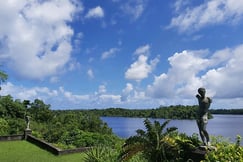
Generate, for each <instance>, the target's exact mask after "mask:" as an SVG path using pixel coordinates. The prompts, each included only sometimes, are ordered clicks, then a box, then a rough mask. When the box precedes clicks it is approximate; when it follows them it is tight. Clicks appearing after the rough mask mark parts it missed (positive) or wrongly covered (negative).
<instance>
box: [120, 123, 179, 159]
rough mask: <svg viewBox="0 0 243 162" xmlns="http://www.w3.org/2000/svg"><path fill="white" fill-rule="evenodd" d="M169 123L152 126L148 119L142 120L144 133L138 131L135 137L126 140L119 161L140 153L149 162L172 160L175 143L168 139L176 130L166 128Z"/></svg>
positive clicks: (175, 151) (174, 152) (174, 128)
mask: <svg viewBox="0 0 243 162" xmlns="http://www.w3.org/2000/svg"><path fill="white" fill-rule="evenodd" d="M169 121H170V120H166V121H165V122H164V123H162V124H160V123H159V122H158V121H154V124H152V123H151V122H150V121H149V120H148V119H146V120H144V125H145V128H146V131H144V130H141V129H138V130H137V135H135V136H132V137H130V138H128V139H127V140H126V142H125V145H124V146H123V151H122V153H121V155H120V160H121V161H124V160H128V159H130V158H131V157H133V156H134V155H136V154H138V153H140V152H142V153H143V155H144V157H145V158H146V159H147V160H148V161H149V162H161V161H167V160H170V159H174V158H175V154H176V153H177V150H176V149H174V148H175V143H174V142H175V141H174V140H172V138H170V134H172V133H173V132H174V131H176V130H177V128H176V127H169V128H166V126H167V124H168V123H169ZM165 128H166V129H165Z"/></svg>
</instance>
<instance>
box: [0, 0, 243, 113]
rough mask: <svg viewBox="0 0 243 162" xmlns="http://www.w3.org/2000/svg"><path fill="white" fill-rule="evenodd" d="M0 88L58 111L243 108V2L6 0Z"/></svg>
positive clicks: (1, 12) (1, 8)
mask: <svg viewBox="0 0 243 162" xmlns="http://www.w3.org/2000/svg"><path fill="white" fill-rule="evenodd" d="M0 24H1V26H0V70H2V71H4V72H5V73H7V74H8V76H9V78H8V80H7V81H6V82H4V83H1V87H2V90H1V91H0V95H1V96H4V95H11V96H12V97H13V98H14V99H20V100H30V101H34V100H35V99H41V100H43V101H44V102H45V103H47V104H50V105H51V109H93V108H98V109H100V108H109V107H121V108H130V109H143V108H158V107H160V106H169V105H178V104H180V105H195V104H198V103H197V100H196V97H195V95H196V94H197V89H198V88H199V87H205V88H206V91H207V93H206V95H207V96H209V97H211V98H212V99H213V103H212V105H211V108H213V109H218V108H224V109H227V108H243V68H242V64H243V30H242V29H243V0H152V1H151V0H8V1H0Z"/></svg>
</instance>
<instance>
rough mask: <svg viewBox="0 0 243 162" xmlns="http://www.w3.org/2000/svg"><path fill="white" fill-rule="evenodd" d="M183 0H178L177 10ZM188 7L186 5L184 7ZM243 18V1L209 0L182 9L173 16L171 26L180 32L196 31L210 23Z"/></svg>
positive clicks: (228, 22)
mask: <svg viewBox="0 0 243 162" xmlns="http://www.w3.org/2000/svg"><path fill="white" fill-rule="evenodd" d="M182 4H183V5H185V3H181V0H178V1H176V5H175V6H176V11H178V10H179V9H180V5H182ZM184 8H186V7H184ZM242 18H243V1H238V0H223V1H222V0H209V1H204V3H203V4H201V5H199V6H197V7H194V8H189V7H187V8H186V9H185V10H184V11H181V12H180V13H179V15H178V16H176V17H174V18H172V20H171V23H170V25H169V28H174V27H175V28H178V29H179V31H180V32H186V31H196V30H199V29H201V28H203V27H205V26H208V25H214V24H235V23H239V22H240V20H242Z"/></svg>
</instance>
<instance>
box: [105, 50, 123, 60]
mask: <svg viewBox="0 0 243 162" xmlns="http://www.w3.org/2000/svg"><path fill="white" fill-rule="evenodd" d="M118 51H119V49H118V48H111V49H109V50H108V51H105V52H103V53H102V55H101V59H102V60H104V59H108V58H111V57H113V56H114V55H115V54H116V53H117V52H118Z"/></svg>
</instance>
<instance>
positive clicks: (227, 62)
mask: <svg viewBox="0 0 243 162" xmlns="http://www.w3.org/2000/svg"><path fill="white" fill-rule="evenodd" d="M242 50H243V45H239V46H237V47H234V48H226V49H222V50H219V51H215V52H214V53H211V54H210V56H209V55H208V53H209V52H208V51H207V50H200V51H182V52H180V53H175V54H174V55H173V56H171V57H170V58H169V59H168V61H169V63H170V65H171V67H170V68H169V70H168V72H167V73H162V74H160V75H159V76H155V78H154V81H153V83H152V84H151V85H148V87H147V95H148V96H150V97H152V98H160V99H161V98H163V99H165V100H166V99H177V100H180V101H181V102H182V101H183V100H184V101H185V100H189V99H191V98H192V97H194V95H195V94H196V93H197V89H198V88H199V87H201V86H203V87H206V88H207V91H208V95H209V96H213V97H214V98H217V99H219V100H220V99H223V98H227V99H231V98H232V99H234V100H235V99H236V98H242V97H243V88H242V87H243V82H242V81H241V80H242V74H243V69H242V68H241V64H242V62H243V56H242Z"/></svg>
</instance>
